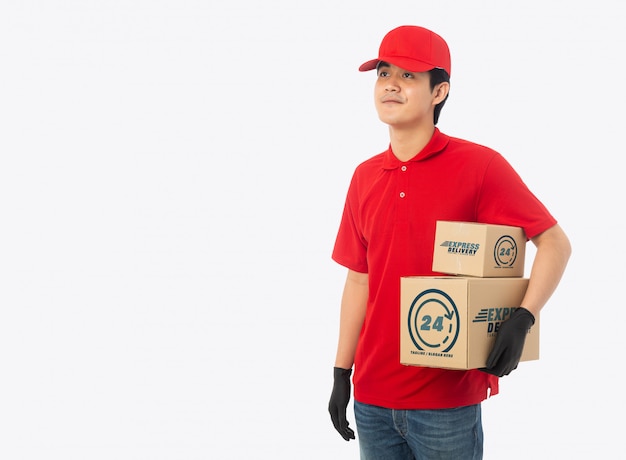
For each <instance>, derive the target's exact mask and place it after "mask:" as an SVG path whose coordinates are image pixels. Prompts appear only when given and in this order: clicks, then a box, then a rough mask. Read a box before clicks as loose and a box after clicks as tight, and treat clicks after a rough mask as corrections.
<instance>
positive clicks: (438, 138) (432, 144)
mask: <svg viewBox="0 0 626 460" xmlns="http://www.w3.org/2000/svg"><path fill="white" fill-rule="evenodd" d="M449 140H450V138H449V137H448V136H446V135H445V134H443V133H442V132H441V131H439V128H437V127H435V131H434V132H433V136H432V137H431V138H430V141H428V144H426V145H425V146H424V148H423V149H422V150H421V151H420V152H418V153H417V155H415V156H414V157H413V158H411V159H410V160H409V161H423V160H426V159H428V158H430V157H432V156H434V155H437V154H438V153H440V152H441V151H443V149H444V148H445V147H446V146H447V145H448V142H449ZM402 163H405V162H403V161H400V160H398V158H397V157H396V156H395V155H394V154H393V151H392V150H391V145H390V146H389V148H388V149H387V151H386V152H385V158H384V161H383V168H384V169H395V168H397V167H398V166H399V165H400V164H402Z"/></svg>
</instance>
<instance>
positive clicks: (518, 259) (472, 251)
mask: <svg viewBox="0 0 626 460" xmlns="http://www.w3.org/2000/svg"><path fill="white" fill-rule="evenodd" d="M525 256H526V234H525V233H524V230H523V229H522V228H520V227H510V226H507V225H491V224H481V223H476V222H452V221H437V228H436V232H435V249H434V252H433V271H435V272H439V273H446V274H450V275H464V276H479V277H515V276H524V258H525Z"/></svg>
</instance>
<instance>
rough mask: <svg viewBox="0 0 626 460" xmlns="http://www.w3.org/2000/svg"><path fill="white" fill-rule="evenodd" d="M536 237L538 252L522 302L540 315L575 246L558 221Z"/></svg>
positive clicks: (534, 241)
mask: <svg viewBox="0 0 626 460" xmlns="http://www.w3.org/2000/svg"><path fill="white" fill-rule="evenodd" d="M532 241H533V243H534V244H535V245H536V246H537V252H536V254H535V259H534V261H533V265H532V268H531V271H530V278H529V282H528V289H527V290H526V294H525V296H524V299H523V300H522V303H521V306H522V307H524V308H526V309H527V310H528V311H530V312H531V313H532V314H533V315H534V316H535V317H536V316H537V315H538V314H539V312H540V311H541V309H542V308H543V306H544V305H545V304H546V303H547V302H548V300H549V299H550V297H551V296H552V294H553V293H554V291H555V290H556V288H557V286H558V284H559V282H560V281H561V277H562V276H563V273H564V271H565V267H566V266H567V262H568V260H569V257H570V254H571V246H570V242H569V239H568V238H567V236H566V235H565V233H564V232H563V230H562V229H561V227H560V226H558V225H555V226H554V227H552V228H550V229H548V230H546V231H545V232H543V233H542V234H540V235H538V236H536V237H534V238H533V239H532Z"/></svg>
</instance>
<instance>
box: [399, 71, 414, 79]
mask: <svg viewBox="0 0 626 460" xmlns="http://www.w3.org/2000/svg"><path fill="white" fill-rule="evenodd" d="M402 76H403V77H404V78H413V74H412V73H409V72H405V73H404V74H403V75H402Z"/></svg>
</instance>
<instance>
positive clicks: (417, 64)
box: [359, 56, 437, 72]
mask: <svg viewBox="0 0 626 460" xmlns="http://www.w3.org/2000/svg"><path fill="white" fill-rule="evenodd" d="M380 61H383V62H388V63H389V64H393V65H395V66H398V67H400V68H401V69H404V70H408V71H409V72H428V71H429V70H432V69H434V68H435V67H437V66H435V65H433V64H429V63H427V62H422V61H416V60H415V59H409V58H401V57H397V56H396V57H385V56H381V57H379V58H378V59H372V60H371V61H367V62H364V63H363V64H361V66H360V67H359V71H361V72H367V71H368V70H374V69H375V68H376V66H377V65H378V63H379V62H380Z"/></svg>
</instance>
